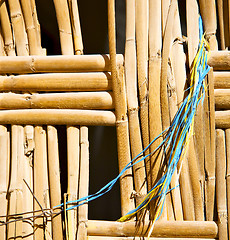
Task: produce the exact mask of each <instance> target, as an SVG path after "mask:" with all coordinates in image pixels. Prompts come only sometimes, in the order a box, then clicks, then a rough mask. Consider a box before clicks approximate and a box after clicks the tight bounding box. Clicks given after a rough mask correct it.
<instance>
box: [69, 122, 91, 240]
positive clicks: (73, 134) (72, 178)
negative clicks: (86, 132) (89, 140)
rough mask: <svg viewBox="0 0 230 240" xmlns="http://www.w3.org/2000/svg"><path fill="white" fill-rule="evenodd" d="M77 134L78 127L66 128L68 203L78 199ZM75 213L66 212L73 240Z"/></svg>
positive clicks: (78, 131)
mask: <svg viewBox="0 0 230 240" xmlns="http://www.w3.org/2000/svg"><path fill="white" fill-rule="evenodd" d="M79 134H80V130H79V128H78V127H72V126H67V159H68V161H67V169H68V178H67V179H68V184H67V194H68V200H69V201H73V200H76V199H78V188H79V166H80V150H79V146H80V145H79V144H80V143H79V139H80V135H79ZM87 181H88V180H87ZM77 212H78V210H77V209H75V210H72V211H68V212H67V214H68V233H72V236H73V239H75V238H76V236H75V235H76V228H77Z"/></svg>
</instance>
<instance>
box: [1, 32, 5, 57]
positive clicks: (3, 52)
mask: <svg viewBox="0 0 230 240" xmlns="http://www.w3.org/2000/svg"><path fill="white" fill-rule="evenodd" d="M0 56H6V52H5V49H4V42H3V36H2V30H1V29H0Z"/></svg>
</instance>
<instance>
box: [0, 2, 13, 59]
mask: <svg viewBox="0 0 230 240" xmlns="http://www.w3.org/2000/svg"><path fill="white" fill-rule="evenodd" d="M0 20H1V27H2V33H3V36H4V43H5V50H6V53H7V55H8V56H15V46H14V42H13V36H12V30H11V25H10V19H9V15H8V12H7V8H6V2H3V3H2V4H1V6H0Z"/></svg>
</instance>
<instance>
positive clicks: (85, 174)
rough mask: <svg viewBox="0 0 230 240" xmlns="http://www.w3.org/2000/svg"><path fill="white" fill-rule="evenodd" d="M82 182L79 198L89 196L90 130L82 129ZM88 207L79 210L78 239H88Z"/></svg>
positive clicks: (80, 183) (81, 207)
mask: <svg viewBox="0 0 230 240" xmlns="http://www.w3.org/2000/svg"><path fill="white" fill-rule="evenodd" d="M80 141H81V142H80V151H81V153H80V180H79V198H82V197H85V196H87V195H88V191H89V150H88V148H89V142H88V128H87V127H81V128H80ZM87 222H88V205H87V204H84V205H82V206H80V207H79V208H78V232H77V239H82V240H86V239H87V224H88V223H87Z"/></svg>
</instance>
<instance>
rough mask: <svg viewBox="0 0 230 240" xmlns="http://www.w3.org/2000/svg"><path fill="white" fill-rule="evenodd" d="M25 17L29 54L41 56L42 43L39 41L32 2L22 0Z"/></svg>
mask: <svg viewBox="0 0 230 240" xmlns="http://www.w3.org/2000/svg"><path fill="white" fill-rule="evenodd" d="M21 6H22V11H23V17H24V20H25V28H26V32H27V36H28V43H29V54H30V55H39V54H41V43H40V41H39V39H38V34H37V31H36V30H37V29H36V27H35V24H34V19H33V11H32V6H31V1H30V0H21Z"/></svg>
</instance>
